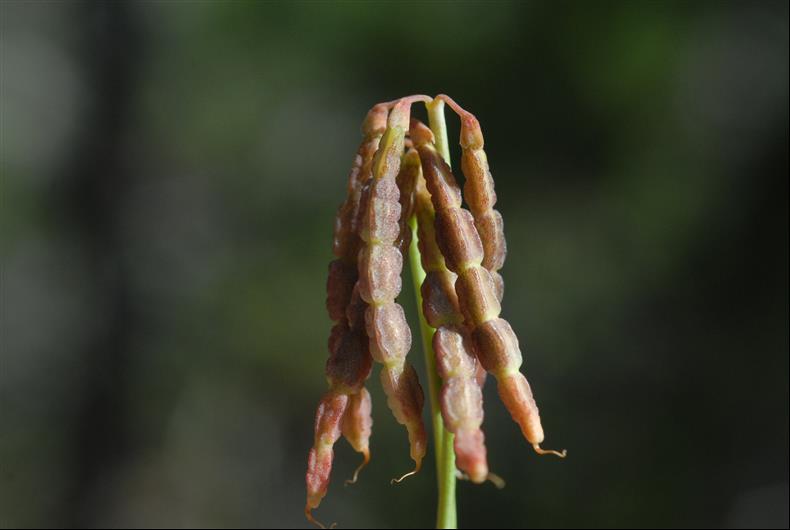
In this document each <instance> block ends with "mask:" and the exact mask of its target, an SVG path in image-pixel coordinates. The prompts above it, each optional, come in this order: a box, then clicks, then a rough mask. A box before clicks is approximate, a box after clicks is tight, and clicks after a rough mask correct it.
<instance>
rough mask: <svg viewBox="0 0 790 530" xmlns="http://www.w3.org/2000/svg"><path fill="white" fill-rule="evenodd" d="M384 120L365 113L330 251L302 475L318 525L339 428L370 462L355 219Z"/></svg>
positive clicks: (382, 109)
mask: <svg viewBox="0 0 790 530" xmlns="http://www.w3.org/2000/svg"><path fill="white" fill-rule="evenodd" d="M386 119H387V108H386V106H376V107H374V108H373V109H371V111H370V112H369V113H368V116H367V118H366V119H365V122H364V123H363V127H362V129H363V134H364V136H365V138H364V139H363V141H362V143H361V145H360V147H359V150H358V151H357V155H356V157H355V158H354V164H353V166H352V168H351V173H350V174H349V178H348V188H347V195H346V200H345V201H344V203H343V204H342V205H341V206H340V208H339V209H338V214H337V217H336V220H335V228H334V235H333V244H332V251H333V253H334V254H335V256H337V259H336V260H334V261H333V262H332V263H330V265H329V275H328V278H327V310H328V312H329V316H330V318H331V319H332V320H333V321H335V322H336V324H335V326H333V328H332V331H331V333H330V337H329V341H328V342H329V344H328V345H329V352H330V355H329V359H328V360H327V363H326V376H327V381H328V382H329V391H328V392H327V393H326V394H325V396H324V397H323V398H322V400H321V403H320V404H319V407H318V411H317V413H316V422H315V440H314V444H313V447H312V449H311V450H310V454H309V457H308V465H307V473H306V474H305V481H306V484H307V501H306V503H305V515H306V517H307V519H308V520H310V521H312V522H315V523H316V524H319V525H320V523H318V522H317V521H315V520H314V519H313V517H312V510H313V509H315V508H316V507H318V505H319V504H320V503H321V499H322V498H323V497H324V495H325V494H326V491H327V488H328V486H329V475H330V472H331V470H332V458H333V455H334V452H333V445H334V443H335V442H336V441H337V439H338V438H339V436H340V433H341V424H342V426H344V427H343V428H342V431H343V433H344V434H345V435H346V438H348V439H349V442H350V443H351V444H352V446H354V448H355V449H357V450H359V451H360V452H362V453H363V457H364V461H363V465H364V464H365V463H367V462H368V460H369V459H370V451H369V449H368V448H367V438H369V436H370V424H371V420H370V414H369V408H370V407H369V403H370V395H369V394H368V393H367V391H366V390H365V389H364V383H365V380H366V379H367V378H368V377H369V375H370V370H371V362H372V361H371V357H370V352H369V344H368V340H367V335H366V334H365V328H364V312H365V307H366V304H365V302H364V301H363V300H362V299H361V298H360V296H359V290H358V289H355V284H356V283H357V280H358V271H357V266H356V265H357V254H358V251H359V248H360V245H361V243H362V241H361V239H360V237H359V224H360V223H359V218H360V201H361V200H362V195H363V193H362V192H363V184H364V182H365V181H366V180H368V178H369V175H370V172H371V166H372V162H373V156H374V154H375V152H376V150H377V149H378V145H379V141H380V138H381V136H382V134H383V133H384V126H385V124H386ZM349 403H351V404H352V405H353V406H352V407H350V409H349V410H351V411H352V412H350V413H349V417H348V418H346V417H345V416H344V415H345V414H346V410H347V409H348V408H349V407H348V404H349ZM365 403H367V405H368V406H367V408H366V406H365ZM366 413H367V418H366V417H365V414H366ZM360 468H361V466H360ZM358 471H359V470H357V472H358ZM355 478H356V473H355Z"/></svg>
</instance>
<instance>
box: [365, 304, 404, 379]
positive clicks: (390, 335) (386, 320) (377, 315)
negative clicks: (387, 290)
mask: <svg viewBox="0 0 790 530" xmlns="http://www.w3.org/2000/svg"><path fill="white" fill-rule="evenodd" d="M365 324H366V326H367V334H368V337H370V345H371V354H372V355H373V358H374V359H375V360H376V362H379V363H382V364H384V365H393V364H398V365H399V364H402V363H403V360H404V359H405V358H406V355H407V354H408V353H409V348H410V347H411V329H410V328H409V324H408V322H406V314H405V313H404V311H403V308H402V307H401V306H400V304H397V303H395V302H389V303H386V304H383V305H372V306H370V307H368V309H367V311H366V312H365Z"/></svg>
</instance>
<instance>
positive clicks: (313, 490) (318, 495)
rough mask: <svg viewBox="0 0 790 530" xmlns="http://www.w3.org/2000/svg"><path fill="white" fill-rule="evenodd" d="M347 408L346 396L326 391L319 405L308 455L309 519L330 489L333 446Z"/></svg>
mask: <svg viewBox="0 0 790 530" xmlns="http://www.w3.org/2000/svg"><path fill="white" fill-rule="evenodd" d="M347 407H348V396H347V395H345V394H336V393H334V392H331V391H330V392H327V393H326V394H325V395H324V397H323V398H322V399H321V402H320V403H319V404H318V410H317V411H316V415H315V440H314V443H313V447H312V449H310V454H309V455H308V458H307V474H306V476H305V477H306V482H307V502H306V503H305V509H304V511H305V516H306V517H307V519H308V520H309V521H311V522H316V521H315V519H313V516H312V511H313V510H314V509H315V508H317V507H318V505H319V504H321V499H323V498H324V496H325V495H326V491H327V489H328V488H329V475H330V473H331V472H332V459H333V458H334V450H333V446H334V445H335V442H336V441H337V440H338V438H340V433H341V423H342V421H343V415H344V414H345V412H346V408H347Z"/></svg>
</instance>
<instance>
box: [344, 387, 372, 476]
mask: <svg viewBox="0 0 790 530" xmlns="http://www.w3.org/2000/svg"><path fill="white" fill-rule="evenodd" d="M371 411H372V405H371V402H370V393H369V392H368V391H367V390H366V389H365V388H364V387H362V389H361V390H360V391H359V392H357V393H356V394H352V395H351V396H349V402H348V408H347V409H346V413H345V415H344V416H343V425H342V427H341V430H342V432H343V436H344V437H345V438H346V440H348V442H349V443H350V444H351V446H352V447H353V448H354V451H356V452H357V453H362V456H363V460H362V463H361V464H360V465H359V467H357V469H356V470H355V471H354V476H353V477H352V478H351V480H347V481H346V484H354V483H355V482H356V481H357V478H358V477H359V472H360V471H361V470H362V468H363V467H365V466H366V465H367V464H368V462H370V433H371V431H372V428H373V418H372V417H371Z"/></svg>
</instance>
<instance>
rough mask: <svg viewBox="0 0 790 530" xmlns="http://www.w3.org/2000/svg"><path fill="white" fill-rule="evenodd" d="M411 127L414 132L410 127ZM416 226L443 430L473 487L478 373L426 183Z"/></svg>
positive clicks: (484, 464)
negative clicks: (439, 383) (438, 239)
mask: <svg viewBox="0 0 790 530" xmlns="http://www.w3.org/2000/svg"><path fill="white" fill-rule="evenodd" d="M412 128H413V127H412ZM416 206H417V227H418V242H419V248H420V255H421V257H422V265H423V269H425V271H426V276H425V280H424V281H423V283H422V286H421V288H420V290H421V292H422V297H423V298H422V307H423V314H424V315H425V319H426V320H427V322H428V324H430V325H431V326H432V327H434V328H436V333H435V334H434V336H433V349H434V352H435V354H436V368H437V371H438V373H439V377H440V378H441V380H442V388H441V392H440V396H439V399H440V405H441V410H442V419H443V420H444V425H445V428H446V429H447V430H448V431H449V432H451V433H453V434H454V435H455V437H454V441H453V444H454V449H455V455H456V467H457V468H458V469H460V470H461V471H463V472H464V473H466V475H467V476H468V477H469V479H470V480H471V481H472V482H476V483H480V482H483V481H485V480H486V478H488V476H489V473H488V459H487V455H486V447H485V436H484V435H483V431H482V430H481V429H480V426H481V424H482V423H483V393H482V389H481V386H480V382H479V380H478V377H477V374H478V372H479V370H478V361H477V359H476V358H475V356H474V352H473V350H472V347H471V341H470V340H469V334H468V330H467V328H465V327H464V326H463V317H462V316H461V311H460V307H459V305H458V297H457V296H456V293H455V288H454V283H455V280H456V275H455V274H454V273H453V272H451V271H450V270H448V269H447V266H446V265H445V262H444V257H443V256H442V253H441V251H440V250H439V246H438V245H437V242H436V232H435V230H434V209H433V205H432V204H431V198H430V195H429V194H428V190H427V189H426V188H425V181H424V180H422V177H420V180H419V181H418V185H417V191H416Z"/></svg>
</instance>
